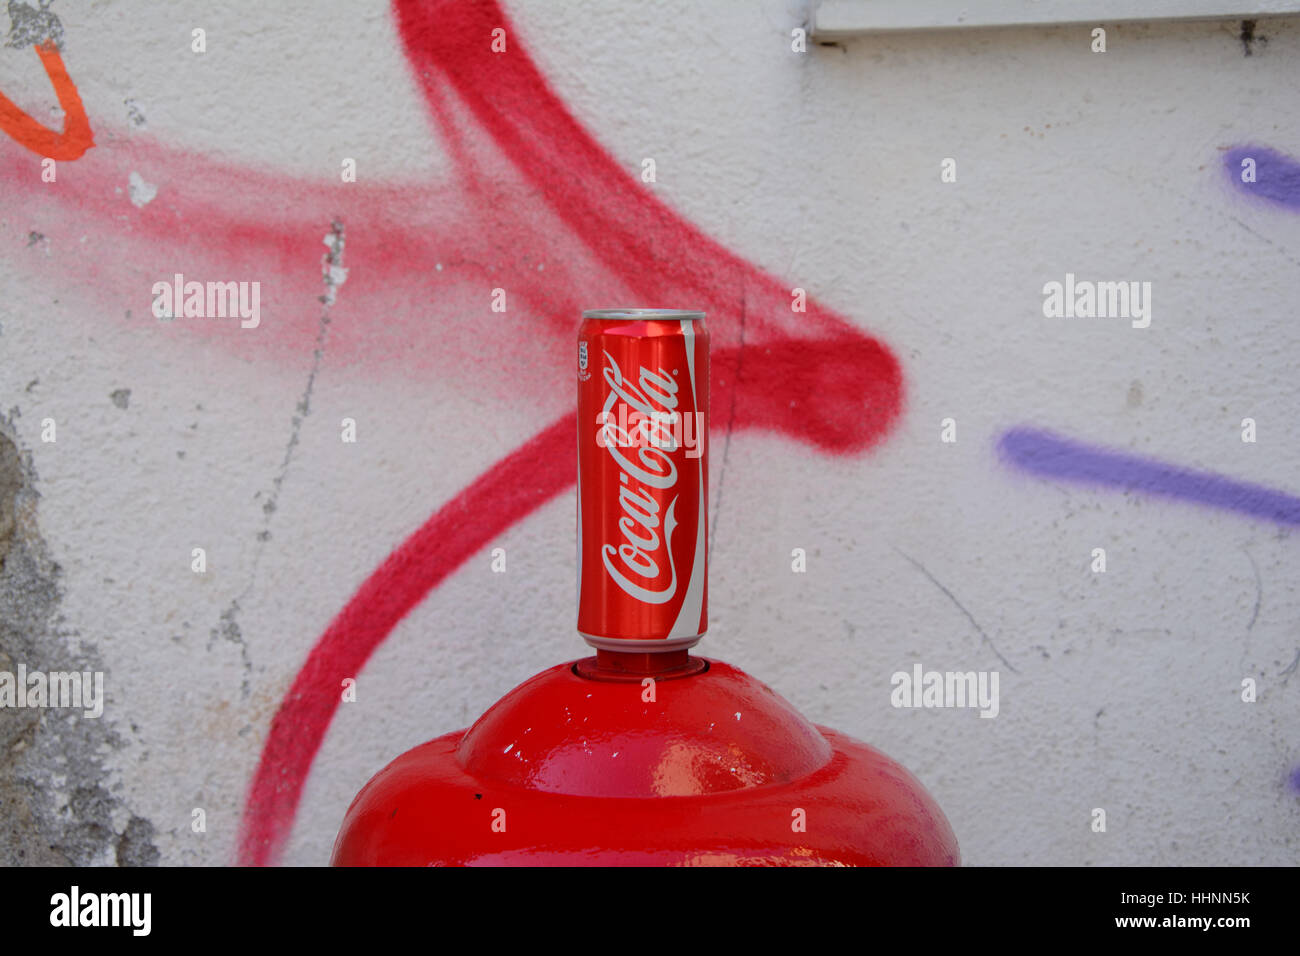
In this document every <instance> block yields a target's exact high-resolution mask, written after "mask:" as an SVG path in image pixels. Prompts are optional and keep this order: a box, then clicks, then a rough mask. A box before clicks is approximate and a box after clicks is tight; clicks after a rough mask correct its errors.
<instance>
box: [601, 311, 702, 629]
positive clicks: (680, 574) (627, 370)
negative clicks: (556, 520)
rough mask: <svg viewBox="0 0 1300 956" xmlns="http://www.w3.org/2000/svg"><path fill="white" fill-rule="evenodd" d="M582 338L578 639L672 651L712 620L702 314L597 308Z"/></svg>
mask: <svg viewBox="0 0 1300 956" xmlns="http://www.w3.org/2000/svg"><path fill="white" fill-rule="evenodd" d="M582 318H583V322H582V326H581V328H580V329H579V331H578V633H579V634H581V635H582V636H583V638H585V639H586V641H587V643H588V644H591V645H592V646H593V647H596V648H598V649H603V650H612V651H627V652H636V653H645V652H658V651H677V650H682V649H685V648H687V647H690V646H691V645H692V644H694V643H695V642H696V641H698V640H699V639H700V637H701V636H703V634H704V631H705V629H706V627H707V620H708V560H707V554H708V543H709V542H708V499H709V495H708V475H709V467H708V454H707V447H708V446H707V439H708V423H709V334H708V332H707V331H706V330H705V328H704V313H703V312H694V311H682V310H677V309H593V310H590V311H587V312H583V313H582Z"/></svg>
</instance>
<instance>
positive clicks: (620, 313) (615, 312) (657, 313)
mask: <svg viewBox="0 0 1300 956" xmlns="http://www.w3.org/2000/svg"><path fill="white" fill-rule="evenodd" d="M582 317H583V318H584V319H622V320H625V321H626V320H629V319H664V320H665V321H669V322H675V321H678V320H681V321H703V319H704V313H703V312H701V311H699V310H698V309H587V310H586V311H585V312H583V313H582Z"/></svg>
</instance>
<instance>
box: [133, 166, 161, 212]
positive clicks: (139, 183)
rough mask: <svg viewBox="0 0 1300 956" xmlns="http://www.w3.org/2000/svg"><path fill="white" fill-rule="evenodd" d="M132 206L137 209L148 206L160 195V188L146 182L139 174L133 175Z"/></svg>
mask: <svg viewBox="0 0 1300 956" xmlns="http://www.w3.org/2000/svg"><path fill="white" fill-rule="evenodd" d="M130 188H131V204H132V205H133V206H137V207H143V206H147V205H148V204H149V203H150V202H152V201H153V197H154V196H157V195H158V187H157V186H155V185H154V184H153V183H147V182H145V181H144V177H143V176H141V175H140V174H139V173H137V172H134V171H133V172H132V173H131V187H130Z"/></svg>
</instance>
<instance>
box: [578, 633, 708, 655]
mask: <svg viewBox="0 0 1300 956" xmlns="http://www.w3.org/2000/svg"><path fill="white" fill-rule="evenodd" d="M578 634H579V635H581V637H582V639H583V640H584V641H586V642H587V643H588V644H590V645H591V646H592V647H594V648H596V650H598V651H627V652H631V653H639V654H666V653H668V652H669V651H680V650H683V649H684V648H687V647H694V646H695V645H696V644H698V643H699V642H700V638H702V637H703V636H704V635H703V634H696V635H695V636H694V637H674V638H671V639H668V638H662V639H659V640H645V641H638V640H630V639H627V638H621V637H596V636H595V635H594V634H583V633H582V631H579V632H578Z"/></svg>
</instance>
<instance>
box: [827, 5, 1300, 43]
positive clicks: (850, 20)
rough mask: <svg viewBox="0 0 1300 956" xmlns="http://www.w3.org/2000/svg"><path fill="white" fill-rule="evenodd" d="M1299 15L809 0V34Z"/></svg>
mask: <svg viewBox="0 0 1300 956" xmlns="http://www.w3.org/2000/svg"><path fill="white" fill-rule="evenodd" d="M1298 13H1300V0H811V3H810V10H809V18H808V22H809V31H808V32H809V34H810V35H812V36H814V37H816V38H817V39H819V40H835V39H842V38H846V37H853V36H862V35H863V34H869V33H887V32H891V31H901V30H936V29H937V30H943V29H957V28H963V27H1012V26H1035V25H1038V26H1042V25H1048V24H1058V23H1094V24H1106V23H1120V22H1123V21H1126V20H1130V21H1132V20H1137V21H1143V20H1217V19H1231V20H1250V19H1254V18H1256V17H1269V16H1285V15H1294V14H1298Z"/></svg>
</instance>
